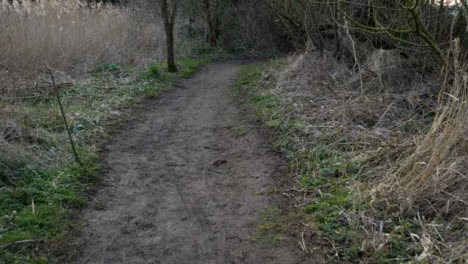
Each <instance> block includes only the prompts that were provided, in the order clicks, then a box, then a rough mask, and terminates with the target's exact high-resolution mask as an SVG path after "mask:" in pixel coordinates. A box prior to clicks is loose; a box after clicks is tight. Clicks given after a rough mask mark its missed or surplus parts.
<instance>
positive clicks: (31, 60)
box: [0, 0, 164, 73]
mask: <svg viewBox="0 0 468 264" xmlns="http://www.w3.org/2000/svg"><path fill="white" fill-rule="evenodd" d="M21 2H22V3H21V4H20V2H19V1H17V0H14V1H13V3H12V4H10V3H8V1H7V0H3V1H2V2H1V3H0V47H2V50H1V52H0V67H1V68H3V69H7V70H8V71H9V72H22V73H25V72H28V71H32V70H35V69H37V67H38V66H40V65H42V64H44V63H47V64H49V65H51V66H52V67H55V68H59V69H65V68H72V67H77V66H78V65H80V66H82V65H85V66H86V65H95V64H98V63H110V62H112V63H126V62H133V61H135V60H139V59H144V58H148V57H151V58H161V57H162V56H163V44H164V34H163V31H162V28H161V26H160V24H159V22H158V20H157V19H156V18H155V19H154V22H153V21H152V20H151V19H146V20H140V19H135V16H134V15H133V14H132V12H131V10H130V9H128V8H121V7H116V6H112V5H92V6H89V5H88V4H85V3H84V2H81V1H80V0H67V1H60V0H37V1H35V2H31V1H29V0H27V1H21ZM143 21H145V22H143ZM148 21H150V22H148Z"/></svg>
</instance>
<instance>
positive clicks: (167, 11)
mask: <svg viewBox="0 0 468 264" xmlns="http://www.w3.org/2000/svg"><path fill="white" fill-rule="evenodd" d="M177 2H178V0H157V2H156V3H157V5H158V8H159V11H160V14H161V17H162V19H163V23H164V30H165V32H166V48H167V71H168V72H177V65H176V63H175V56H174V25H175V21H176V18H177V11H178V10H177V7H178V6H177V4H178V3H177Z"/></svg>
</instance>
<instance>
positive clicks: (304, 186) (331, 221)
mask: <svg viewBox="0 0 468 264" xmlns="http://www.w3.org/2000/svg"><path fill="white" fill-rule="evenodd" d="M377 52H380V51H377ZM454 60H455V61H454V62H453V63H452V64H451V67H450V70H446V71H445V72H444V75H443V78H442V80H440V81H439V79H440V78H439V75H437V74H436V73H435V74H430V75H427V76H425V77H424V78H421V79H419V81H414V80H413V81H411V80H404V79H402V78H401V75H400V71H401V67H404V65H402V64H399V65H394V66H397V67H395V72H392V70H388V71H387V72H386V74H389V75H391V76H394V78H400V80H399V81H398V82H395V84H394V85H392V84H391V82H388V81H387V82H385V84H386V86H385V88H386V90H387V91H386V92H385V93H381V92H380V85H379V84H380V83H381V81H380V79H379V77H377V76H375V75H374V74H370V73H365V74H364V76H363V78H364V82H363V84H364V87H366V92H365V93H362V92H361V89H360V85H359V81H357V80H356V79H357V77H356V74H355V73H353V72H352V71H350V70H349V69H348V67H347V66H346V65H345V64H343V63H340V62H338V61H336V60H335V59H334V58H333V57H331V55H327V54H319V53H316V52H306V53H304V54H301V55H296V56H293V57H291V58H290V59H289V60H288V61H287V62H286V66H285V68H284V66H283V67H280V68H278V67H277V66H275V67H270V68H268V69H267V70H266V71H265V72H264V73H263V75H262V82H261V83H260V84H258V85H259V86H256V88H255V89H259V88H260V90H259V91H260V92H258V91H257V93H254V94H255V95H254V96H253V98H254V99H253V100H254V101H255V103H254V105H257V106H256V107H255V108H256V110H257V111H259V113H260V115H261V116H262V117H263V119H264V121H265V123H266V125H267V126H269V127H271V128H272V129H273V130H274V131H275V132H276V135H277V136H276V140H275V145H276V146H277V147H278V149H279V150H281V151H283V152H284V153H285V154H286V156H287V157H288V159H289V161H290V164H291V167H290V170H291V174H292V176H294V177H293V179H295V182H296V183H295V184H294V186H293V187H292V188H291V189H290V190H289V191H288V192H286V194H285V195H287V196H288V197H289V198H290V199H291V201H292V203H293V204H294V205H295V207H297V208H298V209H299V216H298V219H299V220H298V221H299V222H300V223H301V224H299V227H294V228H292V230H295V231H293V232H298V236H300V237H301V236H302V241H303V242H302V243H303V246H302V247H303V250H305V251H309V250H312V248H314V247H315V246H316V245H317V236H318V237H319V238H321V239H323V240H324V241H325V242H326V243H325V244H326V245H327V249H328V250H329V252H330V256H332V260H333V261H334V262H338V263H343V262H345V263H349V262H351V263H354V262H358V261H361V262H364V263H374V262H382V263H400V262H407V261H408V262H410V261H416V260H418V261H426V262H427V263H464V261H465V260H466V259H467V257H468V256H467V255H466V252H467V250H468V248H467V246H468V243H467V242H468V241H467V237H466V234H467V230H466V226H467V223H466V221H467V216H468V211H467V201H468V196H467V195H468V191H467V186H468V181H467V177H466V175H467V173H468V171H467V169H468V168H467V167H466V164H467V162H468V160H467V157H468V149H467V148H466V138H465V137H464V135H465V134H466V121H467V120H466V119H467V108H466V107H467V105H466V104H467V98H466V96H467V95H466V91H467V88H468V87H467V85H468V83H467V80H468V79H467V78H468V75H467V72H466V69H467V68H466V67H467V66H466V65H464V64H463V63H460V62H459V61H456V59H454ZM373 62H374V63H376V62H375V61H373ZM377 63H380V62H377ZM369 67H370V66H369ZM447 69H448V68H447ZM393 81H395V80H393ZM401 83H406V86H404V87H405V89H402V87H401ZM261 87H263V89H262V88H261ZM439 87H443V89H441V91H440V93H439V98H438V99H436V98H434V97H432V96H431V94H433V92H434V91H436V90H437V89H438V88H439ZM396 91H397V92H396ZM258 98H260V99H258ZM275 98H276V99H275ZM276 101H277V103H275V102H276ZM298 230H299V231H298ZM304 237H306V238H307V237H309V240H308V243H310V244H307V242H304ZM306 241H307V239H306ZM319 241H320V240H319Z"/></svg>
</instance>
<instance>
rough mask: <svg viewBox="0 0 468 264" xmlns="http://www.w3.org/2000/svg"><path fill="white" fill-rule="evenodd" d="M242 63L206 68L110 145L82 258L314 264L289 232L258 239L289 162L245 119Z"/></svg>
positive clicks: (87, 218)
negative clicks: (239, 83)
mask: <svg viewBox="0 0 468 264" xmlns="http://www.w3.org/2000/svg"><path fill="white" fill-rule="evenodd" d="M241 67H242V64H241V63H223V64H215V65H211V66H207V67H204V68H203V69H202V70H201V71H200V72H199V73H198V74H197V75H196V76H195V77H194V78H191V79H187V80H182V81H180V83H179V85H178V86H179V88H177V89H176V90H175V91H174V92H171V93H168V94H165V95H163V96H162V97H161V98H160V99H158V100H156V101H154V103H153V104H154V105H152V106H151V109H150V111H148V112H147V113H146V114H145V115H144V116H143V121H141V122H138V123H136V124H134V126H133V127H129V128H128V129H127V130H126V131H123V132H122V133H120V134H119V135H117V136H116V138H114V139H113V140H112V141H111V142H110V143H109V144H108V145H107V147H106V150H105V154H104V163H105V164H104V166H105V167H106V168H108V171H107V172H106V175H105V179H106V186H107V187H105V188H104V189H102V190H101V191H99V193H98V194H97V195H96V196H95V198H94V199H95V202H94V203H93V205H92V206H90V207H89V208H88V209H86V210H85V211H84V212H83V214H82V217H83V220H82V221H83V231H82V235H81V238H80V242H79V244H81V247H82V248H81V250H80V251H79V253H78V257H77V259H76V260H75V262H74V263H112V264H114V263H164V264H171V263H174V264H184V263H190V264H193V263H200V264H209V263H220V264H223V263H256V264H261V263H285V264H287V263H306V261H305V259H304V256H303V254H302V252H300V251H299V250H296V249H295V248H297V246H296V245H291V243H293V242H291V241H290V242H286V241H289V240H288V239H286V240H285V241H283V242H282V243H279V244H273V243H270V242H265V241H263V242H262V241H257V242H252V239H251V238H252V237H253V236H255V233H256V230H257V228H258V225H259V224H261V220H260V218H261V217H260V215H261V212H262V211H263V210H266V209H267V208H269V207H270V206H271V205H272V201H273V200H274V199H275V198H274V197H273V196H272V195H268V194H267V193H268V191H269V190H270V189H271V188H273V187H274V180H273V179H274V175H275V174H278V173H280V168H281V166H283V161H282V160H281V159H280V158H279V157H278V155H277V154H275V153H274V152H273V151H271V150H270V148H269V144H268V142H266V140H265V139H264V138H263V137H262V136H261V134H260V133H259V132H258V128H256V127H255V126H253V125H252V124H251V123H249V121H246V120H242V118H240V110H239V109H238V108H239V107H238V106H237V104H236V103H235V100H234V99H233V97H232V96H231V91H232V89H233V88H232V87H233V86H234V84H235V81H236V76H237V73H238V71H239V70H240V69H241ZM294 243H297V242H294ZM307 263H310V260H309V261H307Z"/></svg>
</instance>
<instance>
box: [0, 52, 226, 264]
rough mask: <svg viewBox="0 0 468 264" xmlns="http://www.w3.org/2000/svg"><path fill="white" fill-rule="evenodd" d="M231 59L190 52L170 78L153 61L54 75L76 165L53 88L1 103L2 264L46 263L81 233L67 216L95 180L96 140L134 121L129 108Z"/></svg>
mask: <svg viewBox="0 0 468 264" xmlns="http://www.w3.org/2000/svg"><path fill="white" fill-rule="evenodd" d="M230 57H231V56H230V55H228V54H226V53H224V52H223V51H220V50H215V49H209V50H204V51H203V52H199V51H198V50H194V53H193V55H192V56H191V57H188V58H186V59H180V60H179V61H178V67H179V72H178V73H168V72H167V71H166V69H165V65H164V64H163V63H159V62H157V63H150V64H147V65H146V66H144V67H136V66H127V65H117V64H104V65H99V66H97V67H95V69H94V70H92V71H91V72H90V73H89V74H88V76H87V78H84V80H82V81H77V82H74V83H68V82H65V83H64V82H61V81H60V75H57V76H56V77H58V78H57V79H58V80H59V81H58V86H59V92H60V95H61V97H62V103H63V105H64V106H65V112H66V116H67V119H68V122H69V124H70V130H71V134H72V137H73V139H74V141H75V143H76V145H77V149H78V155H79V157H80V160H81V163H82V164H81V165H79V164H77V163H76V162H75V161H74V158H73V155H72V152H71V147H70V144H69V142H68V138H67V134H66V130H65V128H64V123H63V120H62V117H61V115H60V111H59V108H58V105H57V101H56V100H55V94H54V93H53V91H52V90H51V91H50V92H48V93H45V92H44V93H42V94H41V95H40V96H33V97H31V98H1V106H0V113H1V116H2V118H0V121H1V124H0V128H1V130H0V132H1V133H0V135H1V137H0V201H1V203H0V263H48V260H47V258H48V255H49V254H53V252H49V251H51V248H53V247H50V245H52V244H59V243H60V242H61V241H63V240H64V239H66V236H67V232H69V231H70V230H72V229H77V228H79V227H77V226H76V223H74V222H73V221H71V219H69V216H70V213H72V212H73V211H74V210H75V209H78V208H80V207H82V206H83V205H85V204H86V202H87V194H88V193H90V192H91V191H92V190H93V188H95V186H96V185H97V184H99V182H100V179H99V154H98V150H99V146H98V144H99V142H102V140H103V139H106V138H108V137H110V136H111V135H112V134H113V133H115V132H117V131H118V129H119V126H120V125H119V124H122V122H124V121H127V120H130V119H135V118H137V116H135V115H132V114H131V110H132V109H136V108H138V107H141V105H142V104H143V103H142V100H143V99H144V98H148V99H151V98H156V97H158V96H159V95H160V94H161V93H163V92H164V91H166V90H168V89H171V88H172V87H174V85H175V82H176V80H177V79H178V78H180V77H188V76H190V75H192V74H193V73H194V72H195V71H196V70H197V69H198V68H199V67H200V66H202V65H205V64H207V63H210V62H213V61H216V60H220V59H228V58H230ZM46 77H47V76H46V75H44V80H45V81H44V83H47V81H46V80H47V78H46ZM48 89H51V87H50V83H49V86H48ZM75 211H76V210H75Z"/></svg>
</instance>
